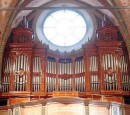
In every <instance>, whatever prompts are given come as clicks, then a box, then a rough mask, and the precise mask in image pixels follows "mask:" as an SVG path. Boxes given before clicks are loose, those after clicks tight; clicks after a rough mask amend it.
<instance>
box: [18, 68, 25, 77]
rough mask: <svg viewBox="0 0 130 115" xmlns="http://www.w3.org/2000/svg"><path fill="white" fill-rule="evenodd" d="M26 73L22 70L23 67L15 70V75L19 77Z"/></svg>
mask: <svg viewBox="0 0 130 115" xmlns="http://www.w3.org/2000/svg"><path fill="white" fill-rule="evenodd" d="M25 74H26V72H25V71H24V70H23V68H20V69H19V71H18V72H16V75H19V77H23V76H24V75H25Z"/></svg>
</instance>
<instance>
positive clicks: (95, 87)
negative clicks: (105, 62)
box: [89, 56, 99, 92]
mask: <svg viewBox="0 0 130 115" xmlns="http://www.w3.org/2000/svg"><path fill="white" fill-rule="evenodd" d="M89 71H90V81H91V82H90V83H91V91H94V92H96V91H99V76H98V74H97V72H98V57H97V56H91V57H90V66H89Z"/></svg>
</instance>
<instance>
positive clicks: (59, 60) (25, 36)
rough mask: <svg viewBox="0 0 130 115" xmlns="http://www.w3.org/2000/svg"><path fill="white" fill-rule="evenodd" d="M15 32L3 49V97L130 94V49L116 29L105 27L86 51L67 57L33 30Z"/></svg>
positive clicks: (91, 97)
mask: <svg viewBox="0 0 130 115" xmlns="http://www.w3.org/2000/svg"><path fill="white" fill-rule="evenodd" d="M12 32H13V41H12V42H10V43H8V44H7V46H6V49H5V52H4V58H3V69H2V93H1V97H6V98H10V97H16V96H17V97H20V96H25V97H26V96H27V97H29V98H30V99H31V98H32V99H33V98H35V99H39V97H40V98H47V97H52V96H76V97H83V98H90V99H102V96H103V97H104V99H106V100H111V101H118V102H123V96H125V95H130V92H129V91H130V77H129V60H128V53H127V50H126V48H125V45H124V43H123V42H122V41H120V40H119V39H118V29H117V28H116V27H113V26H110V25H104V26H103V27H102V28H99V29H98V30H97V38H95V40H89V41H88V42H87V43H86V44H84V45H83V46H82V50H81V51H79V52H78V53H77V52H76V53H75V52H72V53H66V52H64V53H63V54H62V55H61V54H60V53H59V52H58V51H55V52H50V51H49V50H48V49H49V48H48V46H47V45H46V44H43V43H41V42H40V41H38V40H34V39H33V37H32V36H33V32H32V30H31V29H29V28H26V27H19V28H16V29H14V30H13V31H12ZM116 97H118V98H116Z"/></svg>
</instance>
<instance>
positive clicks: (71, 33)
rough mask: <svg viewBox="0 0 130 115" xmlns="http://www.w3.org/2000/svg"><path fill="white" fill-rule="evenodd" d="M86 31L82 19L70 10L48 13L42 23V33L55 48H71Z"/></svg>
mask: <svg viewBox="0 0 130 115" xmlns="http://www.w3.org/2000/svg"><path fill="white" fill-rule="evenodd" d="M86 31H87V26H86V22H85V20H84V18H83V17H82V16H81V15H80V14H79V13H77V12H75V11H72V10H67V9H64V10H58V11H55V12H52V13H50V14H49V15H48V16H47V17H46V19H45V21H44V23H43V33H44V35H45V37H46V39H48V41H49V42H51V43H53V44H55V45H57V46H72V45H74V44H76V43H78V42H80V41H81V40H82V39H83V38H84V36H85V34H86Z"/></svg>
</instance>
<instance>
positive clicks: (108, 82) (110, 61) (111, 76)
mask: <svg viewBox="0 0 130 115" xmlns="http://www.w3.org/2000/svg"><path fill="white" fill-rule="evenodd" d="M116 65H117V59H116V58H115V56H114V55H112V54H104V55H103V69H104V71H105V73H104V84H105V90H118V84H117V74H116ZM111 72H112V73H111Z"/></svg>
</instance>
